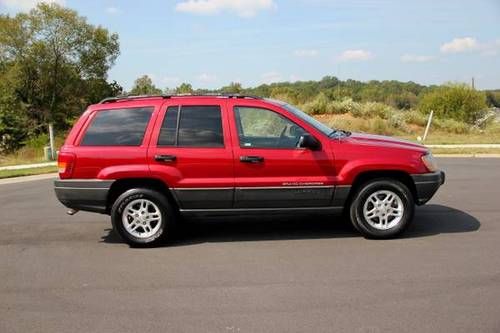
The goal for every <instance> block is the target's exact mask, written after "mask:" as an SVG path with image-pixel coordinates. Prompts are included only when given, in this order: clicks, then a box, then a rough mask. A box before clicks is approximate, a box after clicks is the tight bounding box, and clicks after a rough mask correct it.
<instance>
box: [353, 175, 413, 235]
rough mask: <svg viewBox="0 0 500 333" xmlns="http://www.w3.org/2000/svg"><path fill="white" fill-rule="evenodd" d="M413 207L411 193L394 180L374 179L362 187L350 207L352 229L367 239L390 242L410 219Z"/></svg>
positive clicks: (405, 226) (404, 227)
mask: <svg viewBox="0 0 500 333" xmlns="http://www.w3.org/2000/svg"><path fill="white" fill-rule="evenodd" d="M414 210H415V204H414V201H413V196H412V193H411V192H410V190H409V189H408V187H407V186H406V185H404V184H403V183H401V182H399V181H397V180H393V179H385V178H382V179H375V180H372V181H370V182H367V183H365V184H364V185H362V186H361V187H360V188H359V189H358V191H357V192H356V193H355V195H354V197H353V200H352V202H351V206H350V211H349V212H350V217H351V222H352V224H353V225H354V227H355V228H356V229H357V230H359V231H360V232H361V234H363V236H365V237H367V238H378V239H383V238H391V237H395V236H397V235H399V234H400V233H402V232H403V231H404V230H405V229H406V228H407V227H408V225H409V224H410V222H411V221H412V219H413V213H414Z"/></svg>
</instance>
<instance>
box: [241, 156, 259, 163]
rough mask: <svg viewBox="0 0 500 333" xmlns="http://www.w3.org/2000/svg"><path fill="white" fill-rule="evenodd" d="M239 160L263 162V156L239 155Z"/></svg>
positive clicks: (243, 161)
mask: <svg viewBox="0 0 500 333" xmlns="http://www.w3.org/2000/svg"><path fill="white" fill-rule="evenodd" d="M240 162H242V163H262V162H264V157H262V156H240Z"/></svg>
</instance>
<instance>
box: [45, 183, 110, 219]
mask: <svg viewBox="0 0 500 333" xmlns="http://www.w3.org/2000/svg"><path fill="white" fill-rule="evenodd" d="M113 182H114V181H113V180H98V179H90V180H87V179H79V180H73V179H68V180H64V179H63V180H56V181H54V190H55V192H56V196H57V199H59V201H60V202H61V203H62V204H63V205H64V206H66V207H68V208H72V209H76V210H84V211H89V212H97V213H106V209H107V199H108V193H109V189H110V188H111V185H112V184H113Z"/></svg>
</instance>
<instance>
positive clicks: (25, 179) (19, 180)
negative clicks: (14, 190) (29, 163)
mask: <svg viewBox="0 0 500 333" xmlns="http://www.w3.org/2000/svg"><path fill="white" fill-rule="evenodd" d="M57 176H58V173H45V174H42V175H33V176H21V177H11V178H4V179H0V185H7V184H15V183H24V182H30V181H35V180H43V179H53V178H56V177H57Z"/></svg>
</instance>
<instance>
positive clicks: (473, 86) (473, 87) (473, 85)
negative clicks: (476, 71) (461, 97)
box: [471, 76, 476, 90]
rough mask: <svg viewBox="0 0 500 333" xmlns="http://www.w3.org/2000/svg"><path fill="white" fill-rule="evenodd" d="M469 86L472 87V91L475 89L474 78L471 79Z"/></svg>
mask: <svg viewBox="0 0 500 333" xmlns="http://www.w3.org/2000/svg"><path fill="white" fill-rule="evenodd" d="M471 86H472V89H473V90H476V87H475V84H474V76H473V77H472V85H471Z"/></svg>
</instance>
